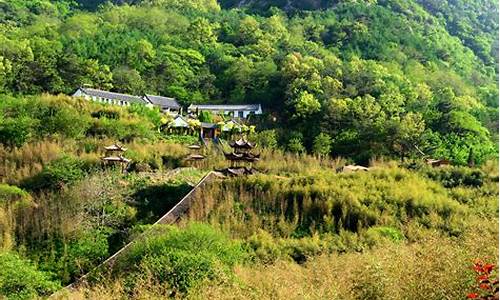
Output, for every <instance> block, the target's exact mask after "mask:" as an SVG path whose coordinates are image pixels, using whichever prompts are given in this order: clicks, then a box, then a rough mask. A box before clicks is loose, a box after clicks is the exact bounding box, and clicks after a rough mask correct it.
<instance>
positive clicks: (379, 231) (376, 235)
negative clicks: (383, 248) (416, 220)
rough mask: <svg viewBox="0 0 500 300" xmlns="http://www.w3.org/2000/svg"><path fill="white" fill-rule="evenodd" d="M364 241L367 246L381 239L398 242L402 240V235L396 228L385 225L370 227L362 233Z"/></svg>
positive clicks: (373, 244)
mask: <svg viewBox="0 0 500 300" xmlns="http://www.w3.org/2000/svg"><path fill="white" fill-rule="evenodd" d="M364 238H365V242H366V243H367V244H368V246H375V245H376V244H378V243H379V242H382V241H383V240H389V241H392V242H400V241H402V240H404V238H405V237H404V235H403V233H401V231H399V230H398V229H396V228H393V227H386V226H374V227H370V228H369V229H368V230H367V231H366V232H365V234H364Z"/></svg>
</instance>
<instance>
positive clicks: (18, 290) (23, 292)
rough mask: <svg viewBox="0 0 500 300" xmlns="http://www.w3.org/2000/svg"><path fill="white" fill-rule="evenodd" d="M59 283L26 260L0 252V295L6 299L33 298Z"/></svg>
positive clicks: (56, 286)
mask: <svg viewBox="0 0 500 300" xmlns="http://www.w3.org/2000/svg"><path fill="white" fill-rule="evenodd" d="M59 287H60V283H59V282H57V281H55V280H53V279H52V276H51V275H50V274H49V273H47V272H42V271H39V270H37V269H36V267H35V266H33V265H32V264H31V263H30V262H29V261H28V260H25V259H22V258H21V257H19V255H17V254H15V253H9V252H4V253H1V252H0V296H2V297H5V298H6V299H33V298H36V297H39V296H47V295H49V294H50V293H52V292H54V291H56V290H57V289H58V288H59Z"/></svg>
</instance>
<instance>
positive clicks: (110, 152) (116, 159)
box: [101, 144, 131, 172]
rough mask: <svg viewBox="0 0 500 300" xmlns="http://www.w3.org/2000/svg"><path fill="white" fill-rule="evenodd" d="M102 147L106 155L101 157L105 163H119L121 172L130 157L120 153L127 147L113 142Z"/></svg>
mask: <svg viewBox="0 0 500 300" xmlns="http://www.w3.org/2000/svg"><path fill="white" fill-rule="evenodd" d="M104 149H105V150H106V155H105V156H104V157H103V158H101V159H102V161H103V162H104V163H105V164H106V165H114V164H120V166H121V169H122V172H123V171H124V170H125V169H126V167H127V166H128V164H129V163H130V162H131V160H130V159H128V158H126V157H124V156H123V155H122V153H123V152H125V151H127V148H125V147H123V146H121V145H118V144H113V145H111V146H107V147H104Z"/></svg>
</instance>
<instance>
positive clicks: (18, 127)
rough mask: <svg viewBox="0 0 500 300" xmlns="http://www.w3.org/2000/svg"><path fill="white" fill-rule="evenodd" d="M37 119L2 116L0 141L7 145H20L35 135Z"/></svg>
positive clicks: (0, 120)
mask: <svg viewBox="0 0 500 300" xmlns="http://www.w3.org/2000/svg"><path fill="white" fill-rule="evenodd" d="M34 124H36V120H33V119H31V118H29V117H20V118H6V119H3V120H2V119H1V118H0V142H1V143H2V144H4V145H6V146H10V147H13V146H17V147H20V146H22V145H23V144H24V143H26V142H27V141H28V140H29V139H30V138H31V137H32V136H33V131H34V130H33V126H34Z"/></svg>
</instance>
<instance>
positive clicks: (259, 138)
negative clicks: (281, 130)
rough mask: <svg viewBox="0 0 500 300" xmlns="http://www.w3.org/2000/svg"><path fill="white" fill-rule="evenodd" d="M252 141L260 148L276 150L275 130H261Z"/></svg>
mask: <svg viewBox="0 0 500 300" xmlns="http://www.w3.org/2000/svg"><path fill="white" fill-rule="evenodd" d="M253 139H254V140H255V142H256V143H257V144H258V145H259V146H261V147H264V148H268V149H276V148H278V135H277V133H276V130H263V131H261V132H258V133H256V134H255V135H254V136H253Z"/></svg>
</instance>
